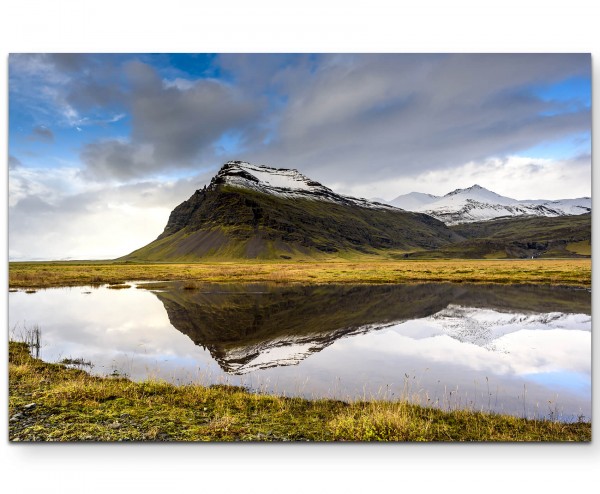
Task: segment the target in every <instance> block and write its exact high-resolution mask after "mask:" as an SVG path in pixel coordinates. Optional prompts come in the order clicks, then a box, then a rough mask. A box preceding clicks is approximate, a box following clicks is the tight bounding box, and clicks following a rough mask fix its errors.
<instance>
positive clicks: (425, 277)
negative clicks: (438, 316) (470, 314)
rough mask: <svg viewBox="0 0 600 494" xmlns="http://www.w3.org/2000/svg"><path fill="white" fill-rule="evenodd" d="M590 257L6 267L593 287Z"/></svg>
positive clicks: (81, 273) (16, 269) (81, 274)
mask: <svg viewBox="0 0 600 494" xmlns="http://www.w3.org/2000/svg"><path fill="white" fill-rule="evenodd" d="M591 266H592V265H591V259H528V260H426V261H410V260H402V261H387V260H386V261H369V260H365V261H360V262H359V261H341V260H338V261H323V262H252V261H248V262H222V263H197V264H169V263H156V264H143V263H141V264H135V263H133V264H130V263H119V262H106V263H100V262H88V263H75V262H63V263H61V262H54V263H41V262H39V263H16V262H15V263H10V266H9V285H10V287H11V288H47V287H56V286H81V285H95V284H96V285H100V284H104V283H123V282H125V281H130V280H139V281H141V280H157V281H167V280H198V281H203V282H269V281H272V282H301V283H410V282H458V283H461V282H462V283H537V284H555V285H570V286H579V287H589V286H591V274H592V270H591Z"/></svg>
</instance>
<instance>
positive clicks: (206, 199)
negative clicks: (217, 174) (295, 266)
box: [121, 185, 461, 262]
mask: <svg viewBox="0 0 600 494" xmlns="http://www.w3.org/2000/svg"><path fill="white" fill-rule="evenodd" d="M460 239H461V237H460V236H458V235H456V234H455V233H454V232H452V230H450V229H449V228H448V227H447V226H446V225H444V223H442V222H441V221H439V220H436V219H434V218H432V217H430V216H427V215H425V214H421V213H412V212H408V211H403V210H400V209H393V208H389V209H376V208H366V207H358V206H356V205H353V204H339V203H335V202H330V201H325V200H310V199H299V198H282V197H279V196H275V195H272V194H265V193H262V192H257V191H253V190H250V189H241V188H237V187H231V186H222V185H220V186H215V188H208V189H204V190H198V191H196V193H195V194H194V195H192V197H190V199H188V200H187V201H184V202H183V203H182V204H180V205H179V206H177V207H176V208H175V209H174V210H173V211H172V213H171V215H170V218H169V221H168V223H167V226H166V227H165V230H164V232H163V233H162V234H161V235H160V236H159V237H158V238H157V239H156V240H155V241H153V242H151V243H150V244H148V245H146V246H144V247H142V248H140V249H138V250H136V251H134V252H132V253H131V254H129V255H127V256H124V257H122V258H121V260H131V261H183V262H190V261H192V262H193V261H198V260H200V259H213V260H225V259H282V258H283V259H285V258H288V259H299V258H308V259H322V258H324V257H327V256H330V255H332V254H335V255H353V254H377V253H378V251H379V250H389V249H393V250H396V251H403V252H404V251H410V250H415V249H416V250H423V249H425V250H430V249H435V248H438V247H442V246H445V245H447V244H449V243H451V242H454V241H457V240H460Z"/></svg>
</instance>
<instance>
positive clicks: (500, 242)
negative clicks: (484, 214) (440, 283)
mask: <svg viewBox="0 0 600 494" xmlns="http://www.w3.org/2000/svg"><path fill="white" fill-rule="evenodd" d="M591 221H592V216H591V214H589V213H588V214H581V215H575V216H558V217H551V218H547V217H523V218H506V219H498V220H493V221H479V222H474V223H463V224H460V225H455V226H451V227H450V229H451V230H452V231H454V232H455V233H456V234H457V235H458V236H460V237H463V238H464V239H465V240H463V241H459V242H457V243H455V244H453V245H450V246H446V247H443V248H440V249H437V250H436V251H434V252H432V253H429V252H414V253H411V254H410V255H409V257H412V258H428V257H453V258H488V259H505V258H532V257H533V258H556V257H588V256H591V238H592V226H591Z"/></svg>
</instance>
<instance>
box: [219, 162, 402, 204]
mask: <svg viewBox="0 0 600 494" xmlns="http://www.w3.org/2000/svg"><path fill="white" fill-rule="evenodd" d="M217 185H229V186H233V187H240V188H245V189H251V190H256V191H258V192H263V193H265V194H271V195H275V196H280V197H285V198H288V199H310V200H321V201H329V202H335V203H338V204H345V205H354V206H360V207H366V208H375V209H395V208H394V207H393V206H390V205H388V204H382V203H377V202H371V201H368V200H366V199H362V198H361V199H359V198H355V197H350V196H343V195H341V194H336V193H335V192H333V191H332V190H331V189H330V188H328V187H325V186H324V185H322V184H320V183H319V182H316V181H315V180H311V179H310V178H308V177H307V176H305V175H303V174H302V173H300V172H299V171H298V170H294V169H287V168H271V167H268V166H264V165H253V164H251V163H248V162H247V161H228V162H227V163H225V164H224V165H223V166H222V167H221V169H220V170H219V171H218V173H217V174H216V175H215V176H214V177H213V179H212V180H211V182H210V185H209V187H216V186H217Z"/></svg>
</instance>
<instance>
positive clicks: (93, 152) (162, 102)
mask: <svg viewBox="0 0 600 494" xmlns="http://www.w3.org/2000/svg"><path fill="white" fill-rule="evenodd" d="M126 71H127V75H128V78H129V81H130V83H131V86H132V90H131V95H130V101H129V105H130V108H131V118H132V132H131V137H130V140H128V141H127V142H125V141H116V140H109V141H103V142H94V143H91V144H89V145H87V146H86V147H85V148H84V149H83V151H82V153H81V157H82V160H83V161H84V163H85V164H86V166H87V171H88V173H90V174H92V175H93V176H95V177H97V178H108V177H117V178H130V177H135V176H143V175H144V174H152V173H155V172H160V171H167V170H169V169H173V168H189V167H192V166H197V165H198V162H199V161H200V160H202V159H203V158H204V159H206V157H207V156H211V157H212V156H214V153H215V152H216V145H217V141H218V140H219V138H221V137H222V136H223V134H224V133H226V132H230V133H231V132H236V133H239V134H241V137H240V139H244V133H246V132H248V131H249V128H251V127H252V126H253V125H255V122H256V121H257V120H258V119H259V115H260V114H261V112H262V108H263V105H262V102H261V100H260V99H257V98H254V99H248V98H244V96H243V94H242V93H241V91H239V90H238V89H236V88H235V87H233V86H230V85H227V84H225V83H222V82H218V81H215V80H198V81H195V82H192V83H189V84H186V85H185V86H181V87H178V86H177V85H166V84H164V82H163V81H162V80H161V79H160V78H159V76H158V74H157V73H156V71H155V70H154V69H153V68H152V67H150V66H149V65H146V64H143V63H139V62H132V63H129V64H127V67H126Z"/></svg>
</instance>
